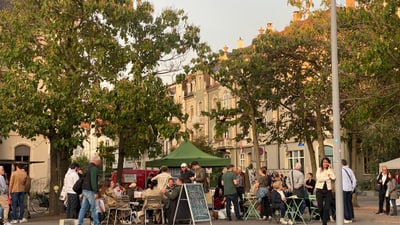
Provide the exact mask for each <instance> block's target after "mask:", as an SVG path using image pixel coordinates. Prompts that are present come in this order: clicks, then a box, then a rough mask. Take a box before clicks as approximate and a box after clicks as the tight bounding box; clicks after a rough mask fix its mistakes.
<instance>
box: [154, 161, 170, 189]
mask: <svg viewBox="0 0 400 225" xmlns="http://www.w3.org/2000/svg"><path fill="white" fill-rule="evenodd" d="M171 177H172V176H171V174H170V173H169V172H168V167H167V166H162V167H161V168H160V173H159V174H157V175H156V176H155V177H153V178H151V180H152V181H153V180H157V182H158V185H157V187H158V188H159V189H160V190H161V189H163V188H166V187H167V185H168V179H169V178H171Z"/></svg>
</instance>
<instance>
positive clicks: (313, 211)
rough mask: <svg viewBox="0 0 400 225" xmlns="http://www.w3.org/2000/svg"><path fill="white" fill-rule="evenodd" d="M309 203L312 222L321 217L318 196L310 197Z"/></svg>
mask: <svg viewBox="0 0 400 225" xmlns="http://www.w3.org/2000/svg"><path fill="white" fill-rule="evenodd" d="M308 201H310V221H311V220H312V219H313V218H316V217H320V215H319V212H318V206H317V197H316V195H308Z"/></svg>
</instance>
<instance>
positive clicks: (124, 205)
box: [114, 195, 132, 225]
mask: <svg viewBox="0 0 400 225" xmlns="http://www.w3.org/2000/svg"><path fill="white" fill-rule="evenodd" d="M118 212H119V215H118ZM127 217H129V224H132V208H131V206H130V204H129V196H128V195H123V196H121V198H119V199H118V200H117V208H116V209H115V218H114V225H115V224H117V221H125V219H126V218H127Z"/></svg>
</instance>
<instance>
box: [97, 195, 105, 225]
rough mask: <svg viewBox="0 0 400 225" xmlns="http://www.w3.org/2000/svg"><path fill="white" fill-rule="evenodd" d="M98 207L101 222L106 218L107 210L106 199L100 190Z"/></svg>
mask: <svg viewBox="0 0 400 225" xmlns="http://www.w3.org/2000/svg"><path fill="white" fill-rule="evenodd" d="M96 209H97V210H96V211H97V215H98V217H99V221H100V222H101V221H103V219H104V213H105V211H106V207H105V206H104V199H103V196H102V195H101V193H100V192H98V193H97V197H96Z"/></svg>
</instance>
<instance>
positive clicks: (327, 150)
mask: <svg viewBox="0 0 400 225" xmlns="http://www.w3.org/2000/svg"><path fill="white" fill-rule="evenodd" d="M324 152H325V157H327V158H328V159H329V160H331V166H332V168H333V147H332V146H330V145H324ZM322 157H323V156H322ZM320 162H321V159H320V160H319V163H320Z"/></svg>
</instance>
